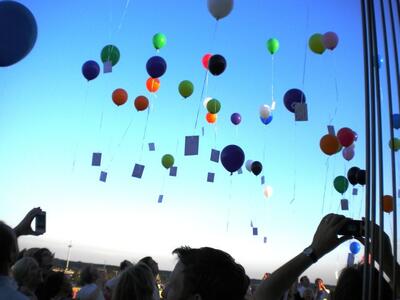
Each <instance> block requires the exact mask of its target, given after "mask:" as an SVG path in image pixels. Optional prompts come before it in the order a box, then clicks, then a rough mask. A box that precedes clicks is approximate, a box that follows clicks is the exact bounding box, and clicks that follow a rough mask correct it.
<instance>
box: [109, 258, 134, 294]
mask: <svg viewBox="0 0 400 300" xmlns="http://www.w3.org/2000/svg"><path fill="white" fill-rule="evenodd" d="M131 266H133V264H132V263H131V262H130V261H129V260H124V261H122V262H121V263H120V264H119V273H118V275H117V276H115V277H113V278H111V279H110V280H108V281H107V282H106V284H105V286H104V298H105V299H106V300H111V299H112V295H113V291H114V289H115V287H116V286H117V284H118V280H119V278H120V276H121V273H122V271H124V270H126V269H127V268H128V267H131Z"/></svg>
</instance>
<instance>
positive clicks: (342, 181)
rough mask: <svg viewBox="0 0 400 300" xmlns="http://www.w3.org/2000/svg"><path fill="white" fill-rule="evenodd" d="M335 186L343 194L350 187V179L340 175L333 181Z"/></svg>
mask: <svg viewBox="0 0 400 300" xmlns="http://www.w3.org/2000/svg"><path fill="white" fill-rule="evenodd" d="M333 186H334V187H335V189H336V190H337V191H338V192H339V193H341V194H343V193H345V192H346V191H347V189H348V187H349V181H348V180H347V178H346V177H344V176H338V177H336V178H335V180H334V181H333Z"/></svg>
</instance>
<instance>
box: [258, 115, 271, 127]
mask: <svg viewBox="0 0 400 300" xmlns="http://www.w3.org/2000/svg"><path fill="white" fill-rule="evenodd" d="M260 120H261V122H263V124H265V125H268V124H269V123H271V121H272V115H270V116H269V117H268V118H263V117H260Z"/></svg>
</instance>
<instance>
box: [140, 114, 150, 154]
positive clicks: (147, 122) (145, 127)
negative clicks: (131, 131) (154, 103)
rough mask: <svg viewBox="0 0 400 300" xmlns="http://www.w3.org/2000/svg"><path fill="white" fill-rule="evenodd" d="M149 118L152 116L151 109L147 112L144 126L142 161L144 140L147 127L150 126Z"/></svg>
mask: <svg viewBox="0 0 400 300" xmlns="http://www.w3.org/2000/svg"><path fill="white" fill-rule="evenodd" d="M149 116H150V108H149V109H148V110H147V117H146V123H145V125H144V131H143V138H142V150H141V153H140V160H142V156H143V147H144V140H145V139H146V133H147V127H148V124H149Z"/></svg>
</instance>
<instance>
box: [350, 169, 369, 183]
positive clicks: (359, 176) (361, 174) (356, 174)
mask: <svg viewBox="0 0 400 300" xmlns="http://www.w3.org/2000/svg"><path fill="white" fill-rule="evenodd" d="M347 179H348V180H349V182H350V183H351V184H352V185H356V184H360V185H365V183H366V182H367V174H366V171H365V170H362V169H360V168H358V167H352V168H350V169H349V170H348V171H347Z"/></svg>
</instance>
